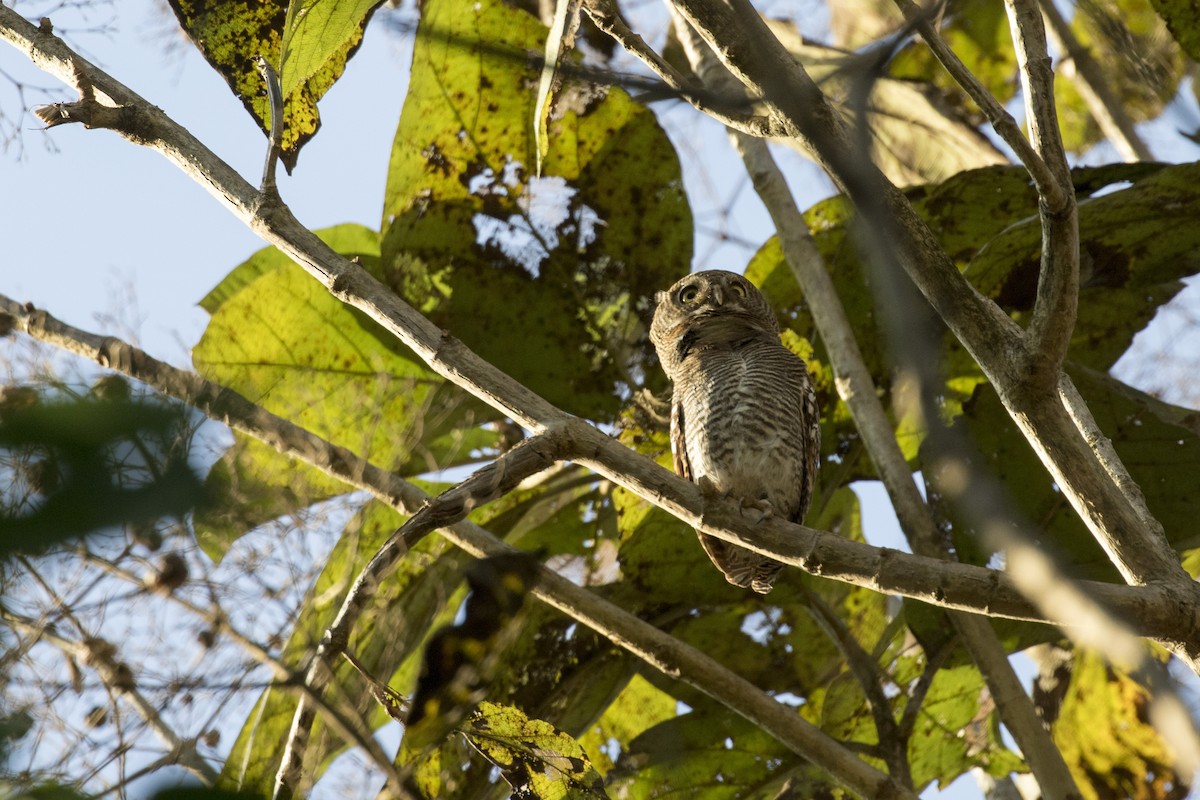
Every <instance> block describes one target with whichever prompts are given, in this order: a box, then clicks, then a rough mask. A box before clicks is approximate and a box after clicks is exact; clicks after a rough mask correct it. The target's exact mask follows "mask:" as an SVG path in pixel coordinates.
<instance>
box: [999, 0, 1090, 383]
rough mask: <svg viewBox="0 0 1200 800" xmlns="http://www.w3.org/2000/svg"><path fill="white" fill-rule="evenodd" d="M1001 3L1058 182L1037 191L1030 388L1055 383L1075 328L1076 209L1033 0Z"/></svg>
mask: <svg viewBox="0 0 1200 800" xmlns="http://www.w3.org/2000/svg"><path fill="white" fill-rule="evenodd" d="M1004 7H1005V9H1006V10H1007V12H1008V24H1009V28H1010V29H1011V31H1012V40H1013V46H1014V48H1015V49H1016V52H1017V65H1018V67H1019V74H1020V76H1021V88H1022V90H1023V92H1024V95H1025V122H1026V124H1027V125H1028V126H1029V135H1030V138H1031V139H1032V141H1033V146H1034V149H1036V150H1037V152H1038V155H1040V156H1041V157H1042V160H1043V161H1045V163H1046V166H1047V168H1048V169H1049V170H1050V174H1051V175H1052V176H1053V179H1054V182H1055V184H1057V187H1058V191H1057V192H1056V193H1054V194H1040V192H1041V187H1040V186H1039V187H1038V189H1039V194H1040V197H1039V200H1040V202H1039V208H1038V211H1039V214H1040V216H1041V220H1042V263H1041V269H1040V271H1039V273H1038V286H1037V298H1036V299H1035V300H1034V305H1033V313H1032V319H1031V320H1030V323H1029V331H1028V334H1027V336H1028V358H1029V361H1028V368H1027V370H1026V372H1027V375H1026V378H1025V381H1026V383H1025V385H1026V386H1027V387H1028V388H1029V390H1031V391H1039V390H1040V391H1046V390H1053V388H1054V387H1055V386H1056V385H1057V384H1058V376H1059V375H1060V374H1061V373H1062V364H1063V360H1064V359H1065V358H1066V357H1067V347H1068V346H1069V345H1070V344H1071V333H1072V331H1074V330H1075V317H1076V315H1077V312H1078V307H1079V211H1078V207H1077V206H1076V203H1075V188H1074V186H1073V185H1072V184H1071V168H1070V166H1069V165H1068V164H1067V154H1066V151H1065V150H1064V148H1063V143H1062V134H1061V133H1060V132H1059V127H1058V112H1057V110H1056V108H1055V105H1054V72H1053V71H1052V70H1051V68H1050V54H1049V52H1048V49H1047V47H1046V31H1045V28H1044V27H1043V26H1042V14H1041V11H1040V10H1039V9H1038V3H1037V0H1005V3H1004Z"/></svg>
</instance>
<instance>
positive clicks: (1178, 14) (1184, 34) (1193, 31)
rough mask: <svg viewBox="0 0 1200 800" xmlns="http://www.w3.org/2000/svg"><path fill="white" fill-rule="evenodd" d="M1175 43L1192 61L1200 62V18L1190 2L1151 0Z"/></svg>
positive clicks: (1183, 0) (1181, 0)
mask: <svg viewBox="0 0 1200 800" xmlns="http://www.w3.org/2000/svg"><path fill="white" fill-rule="evenodd" d="M1151 2H1153V4H1154V10H1155V11H1157V12H1158V14H1159V16H1161V17H1162V18H1163V21H1164V22H1165V23H1166V24H1167V29H1168V30H1169V31H1170V32H1171V35H1172V36H1174V37H1175V41H1176V42H1178V43H1179V46H1180V47H1182V48H1183V51H1184V52H1185V53H1187V54H1188V55H1189V56H1191V58H1192V60H1194V61H1200V18H1198V17H1197V16H1196V9H1195V8H1194V7H1193V6H1192V4H1191V3H1190V2H1189V0H1151Z"/></svg>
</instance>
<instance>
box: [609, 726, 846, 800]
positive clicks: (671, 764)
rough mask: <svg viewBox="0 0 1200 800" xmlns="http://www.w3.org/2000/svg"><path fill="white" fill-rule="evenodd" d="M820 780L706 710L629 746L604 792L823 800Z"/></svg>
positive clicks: (769, 742)
mask: <svg viewBox="0 0 1200 800" xmlns="http://www.w3.org/2000/svg"><path fill="white" fill-rule="evenodd" d="M819 774H820V773H818V772H816V770H815V769H814V768H813V767H811V766H807V765H806V762H804V761H803V760H801V759H800V758H799V756H797V755H796V754H795V753H792V752H791V751H790V750H787V749H786V748H785V747H784V746H783V745H781V744H780V743H779V742H778V741H776V740H775V739H773V738H771V737H770V736H769V735H768V734H767V733H766V732H765V731H763V730H762V729H760V728H758V727H755V726H754V725H752V724H750V723H748V722H746V721H745V720H744V719H742V718H741V717H738V716H736V715H734V714H733V713H732V712H730V711H726V710H723V709H722V710H717V709H711V710H708V709H706V710H703V711H702V710H695V711H692V712H690V713H687V714H682V715H680V716H678V717H674V718H672V719H669V720H666V721H665V722H661V723H659V724H658V725H655V726H654V727H653V728H650V729H649V730H647V731H646V732H645V733H643V734H641V735H640V736H638V737H637V738H636V739H634V740H633V741H632V742H631V743H630V744H629V747H628V749H627V750H626V752H624V753H623V754H622V755H621V758H620V760H619V761H618V762H617V766H616V768H615V769H614V770H613V771H612V772H610V773H609V785H610V788H611V791H612V794H613V795H614V796H618V797H623V798H629V800H652V798H657V797H704V798H706V800H733V798H753V799H754V800H766V799H767V798H775V797H788V796H796V797H817V796H827V795H826V792H827V791H828V787H827V786H826V785H823V784H824V781H822V780H821V779H820V778H818V777H817V776H818V775H819ZM784 787H787V791H784ZM817 788H821V789H824V791H822V792H820V793H816V792H814V791H813V790H815V789H817ZM792 792H794V794H792Z"/></svg>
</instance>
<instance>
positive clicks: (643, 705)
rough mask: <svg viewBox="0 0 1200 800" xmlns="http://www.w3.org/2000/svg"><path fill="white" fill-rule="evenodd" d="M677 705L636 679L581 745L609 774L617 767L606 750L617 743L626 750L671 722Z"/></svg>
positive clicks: (647, 684) (639, 678)
mask: <svg viewBox="0 0 1200 800" xmlns="http://www.w3.org/2000/svg"><path fill="white" fill-rule="evenodd" d="M677 705H678V703H677V701H676V700H675V698H674V697H672V696H671V695H669V694H667V693H666V692H664V691H662V690H661V689H659V688H657V687H656V686H654V685H653V684H651V683H650V682H649V681H647V680H646V679H645V678H643V677H642V676H641V675H634V676H633V677H632V678H631V679H630V681H629V683H628V684H626V686H625V688H624V689H623V690H622V691H621V693H620V694H619V695H618V696H617V698H616V699H615V700H613V701H612V703H611V704H610V705H609V706H608V708H607V709H605V711H604V715H603V716H602V717H600V719H599V720H597V721H596V723H595V725H594V726H592V728H590V729H589V730H588V732H587V734H586V735H584V736H581V737H580V739H579V743H580V744H581V745H582V746H583V747H584V749H585V750H587V752H588V755H589V757H590V758H591V759H592V763H593V764H597V765H599V766H600V767H601V768H602V769H605V770H608V769H611V768H612V767H613V766H614V762H613V760H612V759H613V758H617V757H619V753H612V754H610V753H609V752H607V751H606V750H605V749H604V748H606V747H611V746H612V745H613V744H614V743H615V744H617V745H619V746H620V747H621V748H622V751H623V749H624V746H625V745H627V744H628V743H629V742H631V741H633V739H634V738H635V737H637V736H638V735H639V734H641V733H642V732H643V731H645V730H647V729H649V728H651V727H653V726H655V725H657V724H658V723H660V722H664V721H666V720H668V719H671V718H672V717H674V716H675V714H676V710H675V709H676V706H677Z"/></svg>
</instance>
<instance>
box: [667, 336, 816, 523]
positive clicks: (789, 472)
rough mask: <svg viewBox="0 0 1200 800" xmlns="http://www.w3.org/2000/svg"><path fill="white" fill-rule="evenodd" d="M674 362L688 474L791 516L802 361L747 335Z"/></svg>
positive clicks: (798, 466)
mask: <svg viewBox="0 0 1200 800" xmlns="http://www.w3.org/2000/svg"><path fill="white" fill-rule="evenodd" d="M681 367H682V369H681V370H680V372H682V373H685V374H686V375H687V376H688V377H687V380H682V381H680V380H677V381H676V382H675V398H676V401H677V402H678V403H679V404H680V405H681V407H682V410H683V420H684V430H683V434H684V442H685V444H686V448H687V457H688V461H689V462H690V464H691V468H692V471H693V473H694V478H693V479H694V480H698V479H699V478H700V477H702V476H705V477H707V478H708V479H709V480H710V481H711V482H712V483H713V484H714V485H715V486H716V488H717V489H718V490H720V491H721V492H723V493H724V492H728V493H729V494H731V495H732V496H734V497H738V498H741V499H745V500H750V501H753V500H767V501H769V502H770V503H771V506H772V508H773V509H774V512H775V513H776V514H778V515H779V516H782V517H786V518H795V517H797V516H798V512H800V511H801V509H800V505H801V502H802V498H803V494H804V491H803V483H804V474H803V473H804V468H805V465H804V454H805V452H806V450H807V449H808V443H807V441H806V431H807V424H808V421H807V420H806V419H805V416H806V414H805V408H804V397H805V393H806V392H808V391H810V389H809V388H808V385H809V381H808V375H807V373H806V372H805V370H804V366H803V362H801V361H800V360H799V359H798V358H796V356H794V355H793V354H792V353H791V352H789V351H788V350H787V349H786V348H784V347H783V346H782V345H781V344H779V343H778V342H771V341H765V340H752V341H750V342H746V343H745V344H742V345H741V346H740V347H734V348H719V349H703V350H697V351H693V352H692V353H691V354H690V355H689V356H688V357H687V358H686V359H685V362H684V364H682V365H681Z"/></svg>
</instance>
